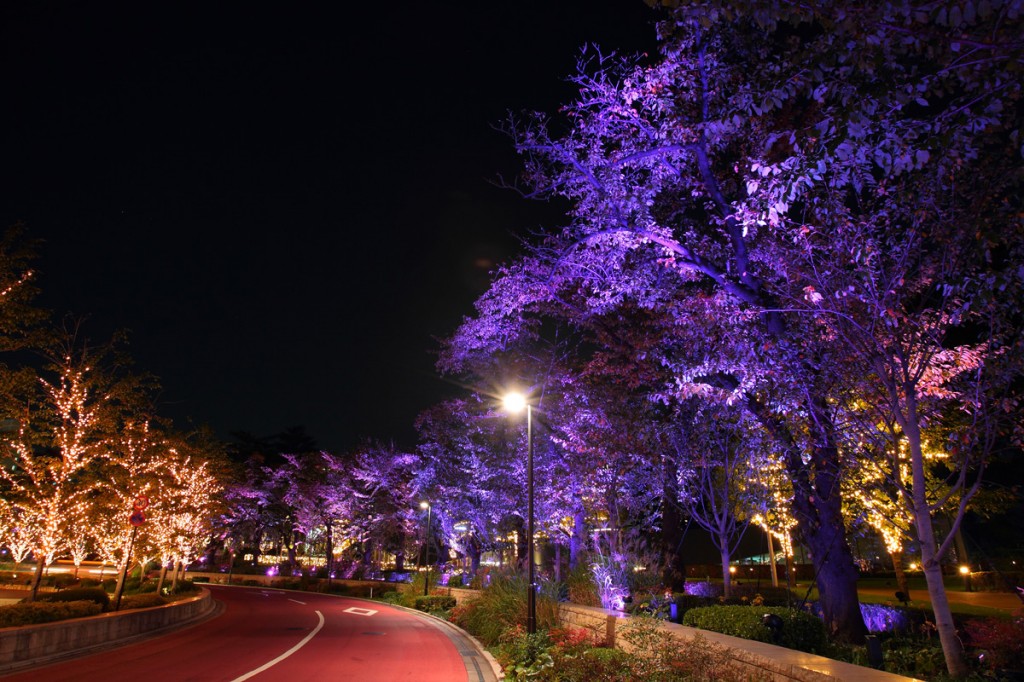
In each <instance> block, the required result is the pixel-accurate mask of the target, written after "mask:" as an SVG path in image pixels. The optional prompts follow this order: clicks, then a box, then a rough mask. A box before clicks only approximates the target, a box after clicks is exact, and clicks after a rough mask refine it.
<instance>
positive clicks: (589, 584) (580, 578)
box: [567, 561, 601, 606]
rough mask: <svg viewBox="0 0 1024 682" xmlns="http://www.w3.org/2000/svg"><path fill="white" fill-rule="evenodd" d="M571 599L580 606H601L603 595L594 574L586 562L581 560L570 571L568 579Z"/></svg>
mask: <svg viewBox="0 0 1024 682" xmlns="http://www.w3.org/2000/svg"><path fill="white" fill-rule="evenodd" d="M567 583H568V586H569V601H571V602H572V603H573V604H579V605H580V606H600V605H601V596H600V595H599V594H598V592H597V583H595V582H594V574H593V573H592V572H591V570H590V567H589V566H587V565H586V563H585V562H583V561H581V562H579V564H577V565H576V567H575V568H574V569H572V570H571V571H569V576H568V579H567Z"/></svg>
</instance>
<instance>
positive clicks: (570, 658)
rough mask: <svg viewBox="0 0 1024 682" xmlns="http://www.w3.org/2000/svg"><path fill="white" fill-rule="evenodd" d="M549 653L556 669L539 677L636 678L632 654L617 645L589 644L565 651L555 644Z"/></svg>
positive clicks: (578, 680)
mask: <svg viewBox="0 0 1024 682" xmlns="http://www.w3.org/2000/svg"><path fill="white" fill-rule="evenodd" d="M551 656H552V658H553V660H554V666H553V667H552V670H557V671H558V673H557V677H554V676H551V677H541V678H539V679H552V680H555V679H557V680H558V681H559V682H593V680H601V681H602V682H632V681H633V680H636V679H637V677H636V675H635V673H634V671H633V661H634V659H633V657H632V656H630V655H629V654H627V653H626V652H625V651H622V650H621V649H608V648H593V649H587V650H585V651H582V652H579V653H576V654H568V655H567V654H565V653H564V652H562V651H560V650H559V649H558V648H555V649H554V650H553V651H552V653H551Z"/></svg>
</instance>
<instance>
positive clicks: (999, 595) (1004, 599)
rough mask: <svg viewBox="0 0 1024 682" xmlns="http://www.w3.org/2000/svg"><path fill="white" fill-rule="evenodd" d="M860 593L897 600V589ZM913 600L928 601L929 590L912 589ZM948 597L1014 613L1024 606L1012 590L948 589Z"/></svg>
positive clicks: (961, 602)
mask: <svg viewBox="0 0 1024 682" xmlns="http://www.w3.org/2000/svg"><path fill="white" fill-rule="evenodd" d="M857 591H858V592H859V593H860V594H870V595H877V596H882V597H887V598H889V599H892V600H893V601H894V602H895V601H896V596H895V592H896V591H895V589H892V590H890V589H889V588H885V587H861V588H859V589H858V590H857ZM910 597H911V600H914V599H918V600H923V601H928V591H927V590H924V589H921V590H911V592H910ZM946 598H947V599H948V600H949V601H950V603H957V604H968V605H970V606H985V607H987V608H991V609H1000V610H1002V611H1006V612H1008V613H1013V612H1014V611H1016V610H1017V609H1020V608H1024V601H1021V600H1020V598H1019V597H1018V596H1017V595H1016V594H1013V593H1012V592H962V591H959V590H948V591H947V592H946Z"/></svg>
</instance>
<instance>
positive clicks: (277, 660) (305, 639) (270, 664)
mask: <svg viewBox="0 0 1024 682" xmlns="http://www.w3.org/2000/svg"><path fill="white" fill-rule="evenodd" d="M316 615H317V617H319V618H320V623H319V624H318V625H317V626H316V627H315V628H313V631H312V632H310V633H309V634H308V635H306V636H305V637H303V638H302V641H301V642H299V643H298V644H296V645H295V646H293V647H292V648H291V649H289V650H288V651H286V652H284V653H283V654H281V655H280V656H278V657H277V658H275V659H274V660H272V661H269V662H267V663H264V664H263V665H261V666H260V667H258V668H256V669H255V670H250V671H249V672H247V673H246V674H244V675H242V676H241V677H236V678H235V679H233V680H232V681H231V682H242V680H247V679H249V678H250V677H255V676H256V675H259V674H260V673H261V672H263V671H264V670H266V669H268V668H272V667H273V666H275V665H277V664H278V663H280V662H281V661H283V660H284V659H286V658H288V657H289V656H291V655H292V654H294V653H295V652H296V651H298V650H299V649H301V648H302V647H304V646H306V643H307V642H308V641H309V640H311V639H313V638H314V637H315V636H316V633H318V632H320V628H322V627H323V626H324V614H322V613H320V612H319V611H317V612H316Z"/></svg>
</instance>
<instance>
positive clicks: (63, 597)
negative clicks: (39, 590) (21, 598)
mask: <svg viewBox="0 0 1024 682" xmlns="http://www.w3.org/2000/svg"><path fill="white" fill-rule="evenodd" d="M36 600H37V601H41V602H71V601H91V602H93V603H94V604H99V606H100V609H101V610H103V611H106V610H107V607H108V606H109V605H110V595H109V594H107V591H106V590H104V589H103V588H102V587H72V588H71V589H67V590H61V591H60V592H48V593H46V594H40V595H39V596H38V597H36Z"/></svg>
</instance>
